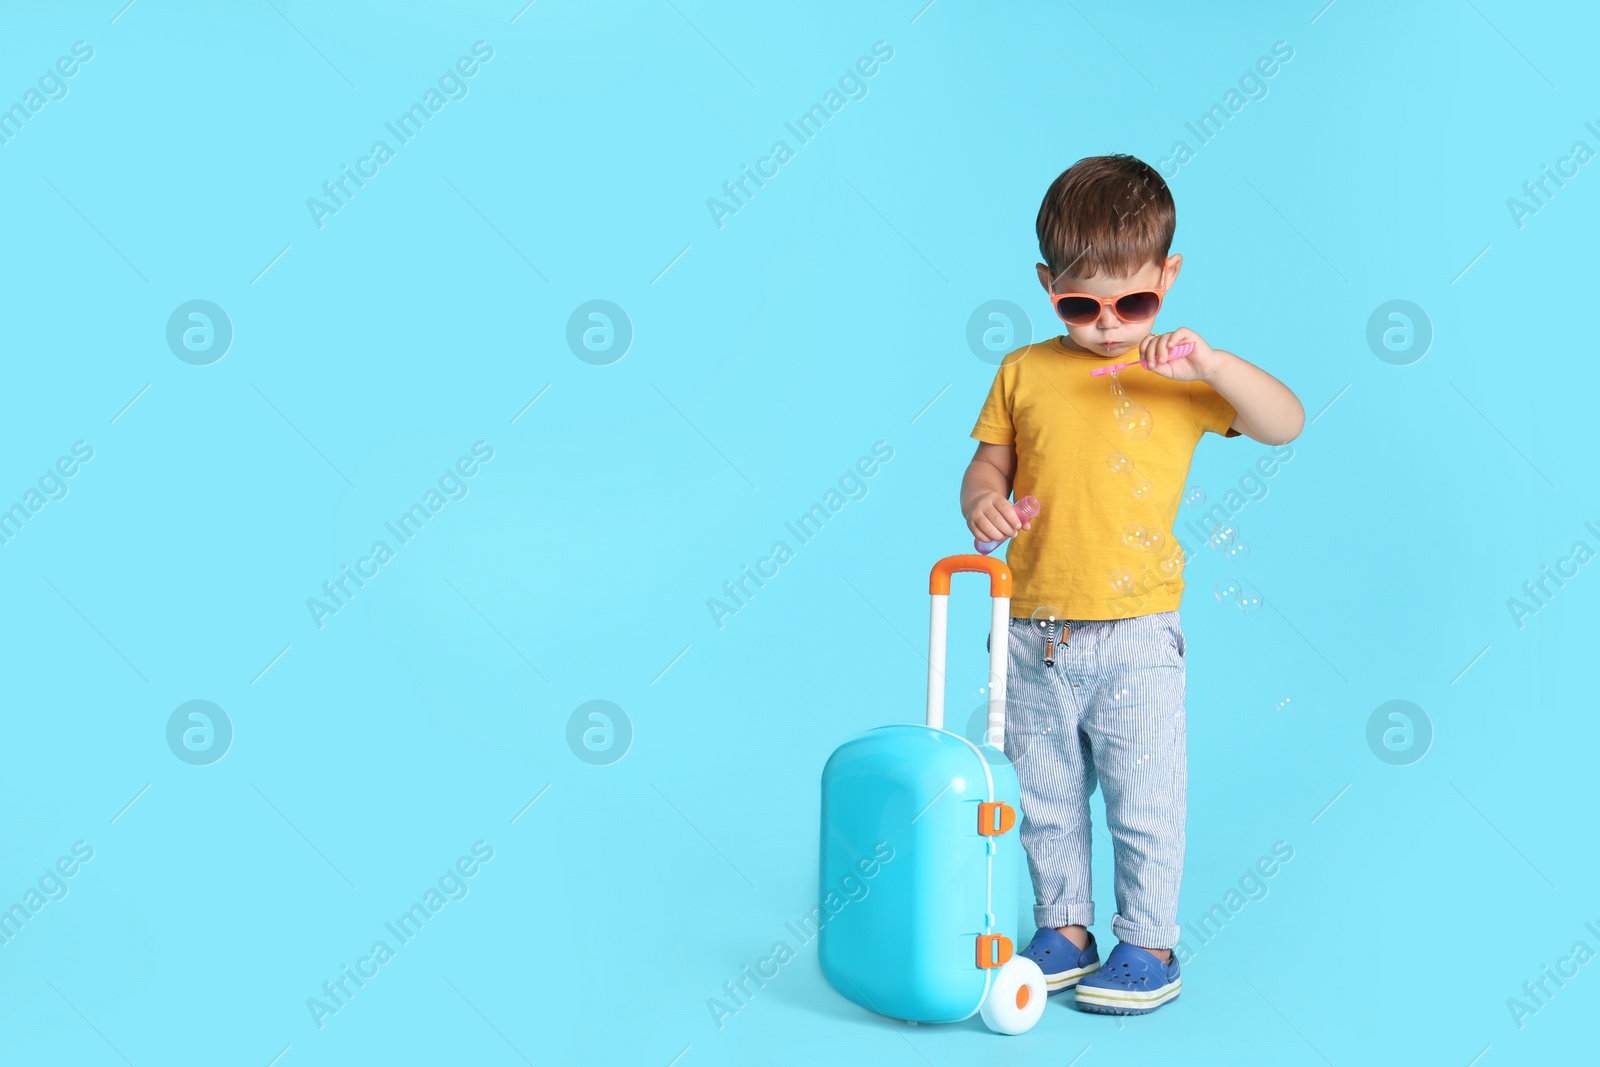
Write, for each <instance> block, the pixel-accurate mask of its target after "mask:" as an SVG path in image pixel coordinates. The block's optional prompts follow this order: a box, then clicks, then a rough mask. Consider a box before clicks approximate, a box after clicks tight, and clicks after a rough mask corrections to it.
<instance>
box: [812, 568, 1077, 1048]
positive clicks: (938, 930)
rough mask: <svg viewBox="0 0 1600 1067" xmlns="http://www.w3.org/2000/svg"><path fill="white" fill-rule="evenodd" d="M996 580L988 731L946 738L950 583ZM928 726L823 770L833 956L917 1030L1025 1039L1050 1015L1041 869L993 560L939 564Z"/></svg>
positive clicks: (827, 916) (832, 973)
mask: <svg viewBox="0 0 1600 1067" xmlns="http://www.w3.org/2000/svg"><path fill="white" fill-rule="evenodd" d="M961 571H979V572H983V573H986V574H987V575H988V576H989V595H990V598H991V606H992V610H991V617H990V640H989V710H988V729H987V731H986V734H985V738H984V743H983V744H981V745H980V744H974V743H973V742H971V741H969V740H968V739H967V738H966V737H964V736H963V735H961V734H959V733H954V732H952V731H950V730H946V729H945V728H944V669H945V638H946V626H947V620H948V617H949V616H948V610H949V601H950V576H951V575H952V574H954V573H957V572H961ZM928 590H929V592H930V593H931V594H932V598H933V608H932V614H931V617H930V623H929V641H928V644H929V654H928V714H927V722H926V724H925V725H921V724H911V723H903V724H898V725H892V726H880V727H877V728H876V729H872V730H868V731H867V732H866V733H864V734H861V735H860V736H858V737H855V738H853V739H851V740H849V741H847V742H845V743H844V744H843V745H841V746H840V747H839V748H838V750H837V751H835V752H834V754H833V756H832V757H831V758H829V760H828V763H827V766H825V767H824V768H823V771H822V834H821V858H820V872H821V877H820V882H819V892H820V899H821V901H822V905H823V906H822V912H821V915H822V918H823V920H824V921H823V924H822V927H821V930H820V932H819V934H818V948H817V952H818V958H819V960H820V962H821V965H822V973H823V975H824V976H825V977H826V978H827V979H828V982H829V984H831V985H832V986H833V988H834V989H836V990H837V991H838V992H839V993H841V994H842V995H844V996H845V997H847V998H849V999H850V1000H852V1001H854V1002H855V1003H857V1004H859V1005H861V1006H862V1007H864V1008H867V1009H868V1010H870V1011H873V1012H877V1013H878V1014H880V1015H886V1016H888V1017H890V1018H893V1019H904V1020H906V1021H908V1022H913V1023H949V1022H959V1021H961V1020H963V1019H968V1018H971V1017H972V1016H973V1015H975V1014H981V1015H982V1017H983V1021H984V1023H985V1024H987V1025H988V1026H989V1028H990V1029H991V1030H994V1031H996V1032H998V1033H1005V1034H1020V1033H1023V1032H1025V1031H1027V1030H1028V1029H1030V1028H1031V1027H1032V1026H1033V1025H1034V1023H1036V1022H1038V1021H1039V1017H1040V1015H1041V1014H1042V1013H1043V1011H1044V1006H1045V994H1046V989H1045V981H1044V974H1043V973H1042V972H1041V971H1040V970H1039V967H1038V965H1037V964H1035V963H1034V962H1033V961H1032V960H1030V959H1027V958H1026V957H1024V956H1021V955H1017V954H1016V951H1015V949H1016V938H1017V935H1018V934H1019V933H1020V930H1019V916H1020V911H1021V909H1020V908H1019V906H1018V905H1019V901H1021V900H1023V899H1024V898H1023V896H1022V894H1023V893H1024V891H1025V889H1026V868H1025V860H1024V857H1023V854H1022V845H1021V842H1020V840H1019V830H1018V827H1017V825H1016V823H1017V820H1018V818H1019V817H1020V812H1021V800H1020V796H1019V791H1018V787H1017V774H1016V771H1015V770H1014V769H1013V768H1012V766H1011V764H1010V762H1009V761H1008V760H1007V759H1006V757H1005V754H1004V751H1003V748H1004V731H1005V689H1006V645H1007V626H1008V623H1009V618H1010V608H1011V572H1010V570H1009V569H1008V568H1007V567H1006V564H1005V563H1004V562H1003V561H1001V560H996V559H991V558H989V557H987V556H978V555H962V556H950V557H948V558H946V559H942V560H940V561H939V562H938V563H937V564H935V565H934V568H933V573H932V575H931V576H930V579H929V583H928Z"/></svg>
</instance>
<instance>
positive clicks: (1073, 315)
mask: <svg viewBox="0 0 1600 1067" xmlns="http://www.w3.org/2000/svg"><path fill="white" fill-rule="evenodd" d="M1056 314H1057V315H1060V316H1061V318H1062V320H1063V321H1065V322H1069V323H1071V324H1072V325H1074V326H1083V325H1085V324H1087V323H1091V322H1093V321H1094V320H1095V319H1098V318H1099V317H1100V305H1099V304H1097V303H1096V302H1095V301H1093V300H1090V299H1089V298H1088V297H1084V296H1063V297H1060V298H1058V299H1057V300H1056Z"/></svg>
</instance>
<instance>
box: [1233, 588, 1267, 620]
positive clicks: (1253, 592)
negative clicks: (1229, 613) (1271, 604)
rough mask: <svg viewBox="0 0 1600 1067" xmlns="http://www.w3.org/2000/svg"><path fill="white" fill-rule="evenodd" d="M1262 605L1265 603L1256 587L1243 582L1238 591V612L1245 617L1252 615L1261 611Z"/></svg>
mask: <svg viewBox="0 0 1600 1067" xmlns="http://www.w3.org/2000/svg"><path fill="white" fill-rule="evenodd" d="M1263 603H1265V601H1264V600H1263V599H1262V596H1261V593H1260V592H1258V591H1257V589H1256V587H1255V586H1253V585H1251V584H1250V583H1249V582H1245V583H1244V584H1243V586H1242V587H1241V588H1240V590H1239V610H1240V611H1242V612H1244V613H1245V614H1246V615H1254V614H1255V613H1256V612H1258V611H1260V610H1261V605H1262V604H1263Z"/></svg>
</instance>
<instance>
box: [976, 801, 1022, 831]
mask: <svg viewBox="0 0 1600 1067" xmlns="http://www.w3.org/2000/svg"><path fill="white" fill-rule="evenodd" d="M1016 822H1017V810H1016V809H1015V808H1013V807H1012V806H1011V805H1010V804H1007V803H1005V802H1004V801H1001V800H994V801H989V800H985V801H983V802H981V803H980V804H979V805H978V833H980V834H983V835H984V836H985V837H994V836H997V835H999V834H1003V833H1005V832H1006V831H1007V830H1009V829H1011V827H1012V826H1014V825H1016Z"/></svg>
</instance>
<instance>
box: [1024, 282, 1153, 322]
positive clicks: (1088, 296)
mask: <svg viewBox="0 0 1600 1067" xmlns="http://www.w3.org/2000/svg"><path fill="white" fill-rule="evenodd" d="M1135 293H1154V294H1156V309H1155V310H1154V311H1152V312H1151V313H1150V314H1148V315H1146V316H1145V317H1144V318H1142V319H1130V318H1127V317H1126V316H1124V315H1123V314H1122V312H1120V311H1118V310H1117V301H1119V300H1121V299H1122V298H1123V297H1125V296H1132V295H1133V294H1135ZM1166 296H1167V287H1166V286H1164V285H1161V286H1155V285H1141V286H1140V287H1139V288H1137V289H1129V290H1128V291H1127V292H1125V293H1118V294H1117V295H1116V296H1107V297H1101V296H1095V295H1094V294H1093V293H1058V292H1056V291H1054V290H1053V289H1052V290H1051V292H1050V306H1051V307H1052V308H1054V309H1055V313H1056V318H1058V319H1060V320H1061V321H1062V322H1064V323H1066V324H1067V325H1068V326H1088V325H1089V324H1090V323H1093V322H1097V321H1099V319H1100V316H1101V315H1102V314H1103V313H1104V312H1105V309H1106V308H1108V307H1109V308H1110V309H1111V313H1112V314H1113V315H1115V316H1116V317H1117V319H1118V320H1119V321H1121V322H1126V323H1135V322H1149V321H1150V320H1151V319H1153V318H1155V317H1156V316H1157V315H1159V314H1161V304H1162V302H1163V301H1165V300H1166ZM1072 297H1081V298H1083V299H1084V300H1093V301H1094V302H1095V303H1097V304H1099V305H1100V310H1099V311H1096V312H1095V314H1094V318H1092V319H1090V320H1089V321H1088V322H1073V321H1071V320H1070V319H1068V318H1067V317H1066V316H1065V315H1063V314H1061V301H1063V300H1067V299H1070V298H1072Z"/></svg>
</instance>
